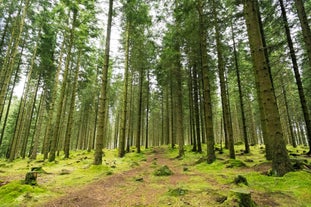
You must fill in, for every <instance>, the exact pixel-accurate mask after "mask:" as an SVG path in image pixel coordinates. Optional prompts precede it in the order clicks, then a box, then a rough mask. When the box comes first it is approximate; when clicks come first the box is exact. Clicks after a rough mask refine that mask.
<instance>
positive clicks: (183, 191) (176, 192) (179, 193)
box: [168, 188, 188, 196]
mask: <svg viewBox="0 0 311 207" xmlns="http://www.w3.org/2000/svg"><path fill="white" fill-rule="evenodd" d="M187 192H188V190H186V189H182V188H176V189H171V190H169V191H168V193H169V195H170V196H183V195H185V194H186V193H187Z"/></svg>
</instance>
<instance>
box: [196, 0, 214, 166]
mask: <svg viewBox="0 0 311 207" xmlns="http://www.w3.org/2000/svg"><path fill="white" fill-rule="evenodd" d="M198 13H199V31H200V56H201V59H200V63H201V70H202V77H203V99H204V100H203V102H204V114H205V116H204V121H205V136H206V144H207V162H208V163H212V162H214V161H215V160H216V155H215V149H214V145H215V139H214V128H213V110H212V96H211V85H210V84H211V83H210V77H209V74H208V71H209V67H208V56H207V40H206V38H207V35H206V34H207V31H206V24H205V15H204V13H203V3H202V1H201V0H199V1H198Z"/></svg>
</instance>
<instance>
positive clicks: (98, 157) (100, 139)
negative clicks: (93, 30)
mask: <svg viewBox="0 0 311 207" xmlns="http://www.w3.org/2000/svg"><path fill="white" fill-rule="evenodd" d="M112 11H113V0H109V11H108V23H107V34H106V44H105V56H104V66H103V74H102V86H101V94H100V98H99V111H98V125H97V136H96V147H95V155H94V165H101V164H102V157H103V145H104V130H105V126H104V123H105V118H106V113H107V111H106V104H107V103H106V101H107V85H108V84H107V83H108V69H109V52H110V38H111V24H112Z"/></svg>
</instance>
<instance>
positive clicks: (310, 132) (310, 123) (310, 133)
mask: <svg viewBox="0 0 311 207" xmlns="http://www.w3.org/2000/svg"><path fill="white" fill-rule="evenodd" d="M279 2H280V6H281V11H282V18H283V24H284V29H285V33H286V37H287V44H288V47H289V51H290V56H291V60H292V64H293V70H294V74H295V79H296V84H297V87H298V94H299V98H300V103H301V108H302V112H303V116H304V120H305V123H306V129H307V137H308V140H309V146H310V145H311V142H310V141H311V119H310V113H309V110H308V107H307V101H306V97H305V93H304V89H303V86H302V80H301V77H300V73H299V68H298V63H297V58H296V53H295V49H294V45H293V41H292V37H291V34H290V29H289V26H288V20H287V14H286V10H285V6H284V2H283V0H279ZM296 2H297V1H296ZM310 43H311V42H310ZM284 96H285V94H284ZM286 104H287V103H286ZM289 124H290V126H291V123H290V122H289ZM293 138H294V137H293V136H292V139H293ZM293 145H294V146H295V145H296V144H295V142H293ZM308 153H309V154H310V153H311V146H310V151H309V152H308Z"/></svg>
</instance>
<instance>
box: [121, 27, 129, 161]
mask: <svg viewBox="0 0 311 207" xmlns="http://www.w3.org/2000/svg"><path fill="white" fill-rule="evenodd" d="M129 30H130V23H129V22H127V26H126V31H125V32H126V36H125V38H126V39H125V66H124V70H125V71H124V88H123V97H122V98H123V99H122V115H121V132H120V138H119V157H124V155H125V137H126V122H127V105H128V104H127V95H128V94H127V93H128V84H129V46H130V45H129V41H130V31H129Z"/></svg>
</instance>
